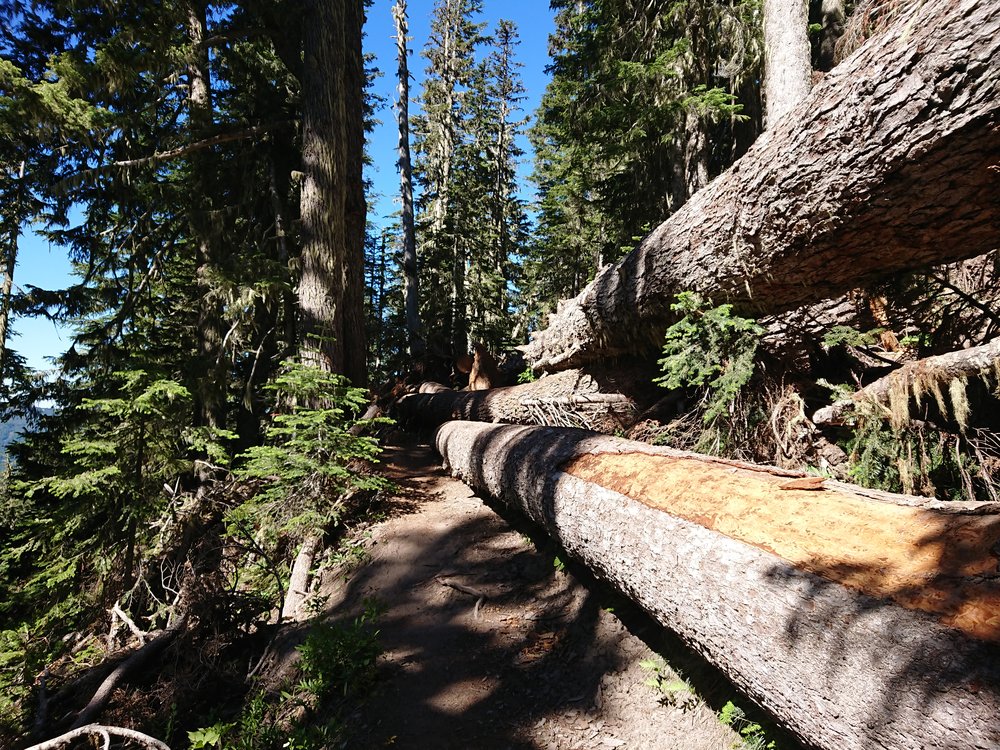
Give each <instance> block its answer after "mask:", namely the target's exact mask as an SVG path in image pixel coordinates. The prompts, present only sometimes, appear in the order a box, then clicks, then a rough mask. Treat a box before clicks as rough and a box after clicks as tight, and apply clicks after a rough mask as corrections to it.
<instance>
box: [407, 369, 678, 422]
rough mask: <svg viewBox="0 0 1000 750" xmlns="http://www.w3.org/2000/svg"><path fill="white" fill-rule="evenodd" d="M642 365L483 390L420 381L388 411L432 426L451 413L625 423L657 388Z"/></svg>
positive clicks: (470, 416) (571, 372)
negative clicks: (449, 386)
mask: <svg viewBox="0 0 1000 750" xmlns="http://www.w3.org/2000/svg"><path fill="white" fill-rule="evenodd" d="M652 378H653V374H652V372H651V371H649V370H648V368H643V367H639V366H636V367H635V368H633V369H631V370H628V371H626V370H623V369H617V370H613V371H608V370H604V369H601V368H589V369H588V370H586V371H584V370H569V371H566V372H561V373H556V374H554V375H550V376H547V377H544V378H540V379H539V380H536V381H533V382H530V383H522V384H521V385H514V386H508V387H505V388H492V389H490V390H485V391H455V390H452V389H450V388H446V387H444V386H441V385H439V384H436V383H424V384H423V385H421V386H420V392H419V393H411V394H408V395H405V396H403V397H402V398H400V399H399V400H398V401H397V402H396V403H395V404H394V405H393V406H392V414H393V415H394V416H395V417H396V418H397V419H399V420H400V421H401V422H402V423H404V424H408V425H416V426H425V427H436V426H438V425H439V424H442V423H443V422H447V421H449V420H452V419H467V420H473V421H477V422H508V423H513V424H548V425H559V426H563V427H583V428H586V429H592V430H598V431H601V432H614V431H616V430H622V429H627V428H628V427H630V426H631V425H632V424H633V423H634V422H635V420H636V417H637V415H638V413H639V411H640V410H641V409H642V408H644V407H645V406H647V405H648V404H649V403H651V402H652V401H653V400H654V399H655V398H657V397H659V396H660V395H662V394H658V393H657V390H658V389H657V388H656V386H655V385H653V384H652Z"/></svg>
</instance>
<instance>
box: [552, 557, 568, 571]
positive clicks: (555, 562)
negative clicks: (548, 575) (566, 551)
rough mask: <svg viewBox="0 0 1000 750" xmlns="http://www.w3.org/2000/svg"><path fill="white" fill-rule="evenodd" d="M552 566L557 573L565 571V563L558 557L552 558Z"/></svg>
mask: <svg viewBox="0 0 1000 750" xmlns="http://www.w3.org/2000/svg"><path fill="white" fill-rule="evenodd" d="M552 567H553V568H555V569H556V572H557V573H565V572H566V563H565V562H564V561H563V560H561V559H560V558H558V557H555V558H553V559H552Z"/></svg>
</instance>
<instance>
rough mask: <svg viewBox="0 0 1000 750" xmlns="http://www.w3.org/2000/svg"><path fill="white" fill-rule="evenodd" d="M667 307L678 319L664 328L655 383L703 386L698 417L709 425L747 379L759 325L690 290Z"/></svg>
mask: <svg viewBox="0 0 1000 750" xmlns="http://www.w3.org/2000/svg"><path fill="white" fill-rule="evenodd" d="M670 308H671V310H673V311H674V312H675V313H679V314H682V317H681V319H680V320H679V321H677V322H676V323H674V324H673V325H672V326H670V328H668V329H667V333H666V339H665V342H664V345H663V358H662V359H660V360H659V365H660V370H661V371H662V372H663V376H662V377H659V378H657V379H656V381H655V382H656V383H658V384H659V385H661V386H663V387H664V388H669V389H674V388H682V387H700V388H705V389H706V390H707V391H708V393H709V394H710V395H709V400H708V403H707V405H706V408H705V411H704V415H703V417H702V419H703V421H704V423H705V424H710V423H712V422H714V421H715V420H716V419H718V418H719V417H720V416H722V415H723V414H725V413H726V412H727V411H728V410H729V409H730V408H731V406H732V404H733V402H734V401H735V399H736V398H737V396H738V395H739V394H740V391H741V390H742V389H743V388H744V387H745V386H746V385H747V383H749V382H750V379H751V377H753V374H754V357H755V355H756V354H757V348H758V346H759V343H760V337H761V335H762V334H763V332H764V329H763V328H761V326H760V325H758V324H757V323H756V322H755V321H753V320H751V319H749V318H741V317H739V316H736V315H733V311H732V305H719V306H717V307H715V306H713V305H712V303H711V301H705V300H702V298H701V297H699V296H698V295H697V294H694V293H693V292H681V293H680V294H678V295H677V301H676V302H675V303H674V304H673V305H671V306H670Z"/></svg>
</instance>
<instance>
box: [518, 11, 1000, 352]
mask: <svg viewBox="0 0 1000 750" xmlns="http://www.w3.org/2000/svg"><path fill="white" fill-rule="evenodd" d="M916 6H917V8H916V10H914V11H913V12H912V13H911V14H909V15H906V16H905V17H903V18H901V19H900V20H899V22H898V23H896V24H895V25H893V26H892V27H890V29H889V30H888V31H886V32H885V33H883V34H881V35H879V36H878V37H875V38H873V39H871V40H869V42H868V43H867V44H865V46H863V47H862V48H861V49H859V50H858V51H857V52H856V53H854V55H852V56H851V57H850V58H848V59H847V60H845V61H844V62H843V63H841V64H840V65H839V66H838V67H837V68H836V69H835V70H834V71H832V72H831V73H829V74H828V75H827V76H826V78H824V79H823V81H822V82H820V83H819V84H818V85H817V86H816V87H815V88H814V89H813V92H812V93H811V94H810V96H809V97H808V98H807V99H806V100H805V101H804V102H803V103H802V104H801V105H800V106H799V107H797V108H796V109H794V110H793V111H792V112H791V113H790V114H789V115H788V116H786V117H785V118H784V119H782V120H780V121H779V122H778V123H777V125H776V126H775V127H774V128H772V129H771V130H769V131H767V132H766V133H764V135H762V136H761V137H760V138H759V139H758V140H757V142H756V143H755V144H754V145H753V146H752V147H751V149H750V151H748V152H747V154H745V155H744V156H743V158H742V159H740V161H738V162H737V163H736V164H735V165H734V166H733V167H732V168H731V169H729V170H728V171H727V172H726V173H724V174H723V175H721V176H720V177H719V178H718V179H717V180H715V181H714V182H712V183H711V184H710V185H709V186H708V187H706V188H705V189H703V190H702V191H700V192H699V193H697V194H696V195H695V196H694V197H693V198H692V199H691V200H690V201H688V203H687V204H685V205H684V206H683V207H682V208H681V209H680V210H679V211H678V212H677V213H676V214H674V215H673V216H672V217H671V218H670V219H669V220H667V221H666V222H665V223H663V224H662V225H660V227H659V228H657V229H656V230H655V231H654V232H653V233H652V234H651V235H650V236H648V237H647V238H646V239H645V240H643V242H642V244H641V245H640V246H639V247H638V248H636V250H634V251H633V252H632V253H631V254H630V255H628V256H627V257H625V258H624V259H623V260H622V261H620V262H619V263H617V264H616V265H614V266H610V267H608V268H605V269H604V270H602V271H601V272H600V273H599V274H598V276H597V278H596V279H595V280H594V282H593V283H592V284H591V285H589V286H588V287H587V288H586V289H584V291H583V292H582V293H581V294H580V295H579V296H577V297H576V298H575V299H573V300H570V301H569V302H567V303H564V305H563V306H562V308H561V309H560V311H559V312H558V313H557V314H556V315H554V316H552V318H551V320H550V321H549V326H548V328H546V329H545V330H543V331H540V332H538V333H536V334H535V336H534V337H533V339H532V341H531V343H529V344H528V345H527V346H526V347H525V355H526V357H527V359H528V361H529V363H530V364H531V366H532V367H534V368H535V369H536V370H549V371H557V370H563V369H567V368H570V367H577V366H580V365H581V364H584V363H587V362H591V361H595V360H599V359H601V358H604V357H607V356H610V355H620V354H626V353H628V354H648V353H649V352H651V351H654V352H655V351H656V350H657V348H658V347H659V346H660V345H661V344H662V339H663V332H664V330H665V329H666V327H667V325H668V324H669V322H670V317H669V316H670V311H669V304H670V303H671V302H672V300H673V298H674V296H675V295H676V294H677V293H678V292H681V291H685V290H693V291H696V292H700V293H702V294H703V295H705V296H707V297H710V298H712V299H713V300H714V301H715V302H716V303H721V302H726V301H728V302H732V303H734V304H735V305H736V308H737V311H738V312H742V313H751V314H756V315H762V314H774V313H779V312H782V311H785V310H791V309H793V308H795V307H797V306H800V305H803V304H806V303H811V302H815V301H817V300H819V299H824V298H827V297H832V296H835V295H837V294H840V293H842V292H845V291H847V290H849V289H851V288H854V287H858V286H863V285H864V284H866V283H868V282H870V281H872V280H874V279H877V278H879V277H881V276H885V275H887V274H891V273H894V272H897V271H902V270H907V269H915V268H919V267H923V266H927V265H934V264H940V263H946V262H950V261H955V260H960V259H962V258H969V257H973V256H975V255H979V254H981V253H984V252H987V251H989V250H992V249H994V248H995V247H996V246H997V244H998V237H1000V172H998V166H1000V3H996V2H988V1H987V0H954V1H950V2H924V3H918V4H916Z"/></svg>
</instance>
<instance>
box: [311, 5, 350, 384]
mask: <svg viewBox="0 0 1000 750" xmlns="http://www.w3.org/2000/svg"><path fill="white" fill-rule="evenodd" d="M363 18H364V15H363V11H362V7H361V0H343V1H341V0H336V1H335V0H312V1H311V2H310V3H309V4H308V5H307V6H306V14H305V17H304V24H305V33H304V38H303V45H304V59H303V75H302V171H303V172H304V173H305V177H304V179H303V182H302V192H301V197H300V204H301V220H302V277H301V279H300V281H299V288H298V296H299V310H300V314H301V316H302V319H301V328H300V342H299V351H300V356H301V358H302V361H303V362H304V363H306V364H309V365H313V366H316V367H321V368H323V369H324V370H327V371H328V372H337V373H342V374H344V375H346V376H347V377H348V378H350V379H351V381H352V382H353V383H355V384H357V385H363V384H364V382H365V380H366V378H367V361H366V355H365V352H366V347H365V338H364V311H363V300H364V295H363V292H364V284H363V282H364V279H363V273H364V225H365V200H364V186H363V182H362V177H361V164H362V148H363V144H364V127H363V113H364V109H363V102H364V100H363V91H364V88H363V81H364V69H363V66H362V58H361V26H362V20H363Z"/></svg>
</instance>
